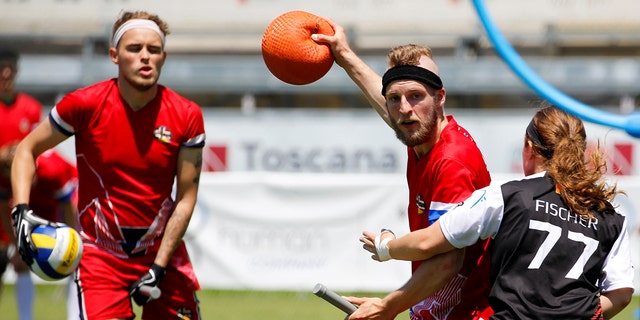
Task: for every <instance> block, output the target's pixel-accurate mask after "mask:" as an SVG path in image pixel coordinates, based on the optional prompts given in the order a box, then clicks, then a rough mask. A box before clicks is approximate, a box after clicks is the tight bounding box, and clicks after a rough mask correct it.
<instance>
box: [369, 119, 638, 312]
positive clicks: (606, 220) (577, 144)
mask: <svg viewBox="0 0 640 320" xmlns="http://www.w3.org/2000/svg"><path fill="white" fill-rule="evenodd" d="M586 147H587V142H586V133H585V130H584V126H583V123H582V121H581V120H580V119H578V118H576V117H574V116H572V115H570V114H568V113H566V112H564V111H562V110H560V109H558V108H556V107H546V108H543V109H541V110H540V111H538V112H537V113H536V114H535V116H534V117H533V119H532V120H531V123H530V124H529V126H528V127H527V130H526V134H525V138H524V147H523V150H522V158H523V159H522V163H523V168H524V171H525V175H526V177H525V179H523V180H520V181H510V182H507V183H503V184H492V185H491V186H489V187H486V188H483V189H480V190H478V191H476V192H474V193H473V195H472V196H471V197H470V198H468V199H467V200H466V201H464V202H463V203H461V204H460V206H459V207H458V208H456V209H455V210H453V211H450V212H449V213H447V214H445V215H443V216H442V217H441V218H440V220H438V221H437V222H436V223H435V224H434V225H432V226H431V227H429V228H426V229H421V230H418V231H414V232H412V233H410V234H408V235H406V236H404V237H401V238H398V239H395V236H394V235H393V233H392V232H382V233H381V234H380V235H376V234H374V233H371V232H367V231H365V232H364V233H363V236H362V237H361V239H360V240H361V241H362V242H363V243H364V248H365V249H366V250H368V251H370V252H371V253H373V254H374V255H373V258H374V259H376V260H379V261H385V260H388V259H399V260H424V259H428V258H430V257H432V256H434V255H437V254H439V253H443V252H447V251H449V250H453V249H455V248H463V247H466V246H469V245H471V244H473V243H475V242H476V241H478V240H479V239H486V238H489V237H490V238H491V251H490V253H491V265H492V273H491V279H490V280H491V293H490V297H489V302H490V304H491V307H492V308H493V310H494V312H495V314H494V315H493V316H492V319H603V318H605V319H608V318H611V317H612V316H614V315H615V314H617V313H618V312H620V311H621V310H622V309H623V308H624V307H625V306H626V305H627V304H629V302H630V300H631V296H632V294H633V266H632V264H631V258H630V253H629V245H628V236H627V231H626V222H625V217H624V216H623V215H621V214H619V213H617V212H616V211H615V208H614V207H613V206H612V205H611V201H612V199H613V198H614V196H615V195H616V194H618V193H619V191H617V190H616V187H615V186H611V185H608V184H607V183H606V182H605V179H604V172H605V169H606V163H605V160H604V157H603V155H602V154H601V153H600V150H599V148H598V149H596V150H595V151H594V152H593V154H592V155H591V159H590V161H587V160H585V159H586V158H587V157H585V151H586Z"/></svg>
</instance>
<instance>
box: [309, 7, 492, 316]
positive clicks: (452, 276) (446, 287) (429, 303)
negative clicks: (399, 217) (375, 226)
mask: <svg viewBox="0 0 640 320" xmlns="http://www.w3.org/2000/svg"><path fill="white" fill-rule="evenodd" d="M327 21H328V22H329V23H330V24H331V25H332V26H333V29H334V31H335V34H334V35H333V36H327V35H321V34H316V35H312V39H314V40H315V41H317V42H319V43H327V44H329V45H330V46H331V50H332V52H333V56H334V57H335V59H336V62H337V63H338V65H340V66H341V67H342V68H343V69H344V70H345V71H346V72H347V74H348V75H349V76H350V77H351V79H353V80H354V82H355V83H356V84H357V85H358V86H359V87H360V88H361V89H362V91H363V92H364V94H365V95H366V97H367V99H368V100H369V102H370V103H371V105H372V106H373V108H374V109H375V110H376V111H377V112H378V114H380V116H381V117H382V119H383V120H385V122H386V123H387V124H388V125H389V126H390V127H391V128H392V129H394V131H395V132H396V136H397V137H398V139H399V140H400V141H402V142H403V143H404V144H405V145H406V146H407V147H408V148H407V151H408V162H407V183H408V187H409V206H408V216H409V228H410V230H412V231H413V230H420V229H423V228H426V227H428V226H429V225H431V224H433V223H435V222H436V221H437V220H438V219H439V218H440V216H442V215H446V214H447V212H448V211H449V210H451V209H453V208H455V207H456V206H457V205H458V203H459V202H460V201H462V200H464V199H466V198H467V197H468V196H470V195H471V193H472V192H473V191H474V190H476V189H479V188H481V187H485V186H487V185H488V184H489V182H490V180H491V178H490V176H489V172H488V171H487V166H486V164H485V162H484V159H483V157H482V154H481V153H480V150H479V149H478V147H477V145H476V143H475V141H474V140H473V138H471V135H470V134H469V133H468V132H467V131H466V130H465V129H464V128H463V127H461V126H460V125H458V124H457V123H456V121H455V119H454V118H453V116H450V115H449V116H447V115H445V113H444V102H445V100H446V90H445V88H444V85H443V82H442V80H441V79H440V76H439V75H438V67H437V65H436V64H435V62H434V61H433V59H432V58H431V50H430V49H429V48H426V47H420V46H416V45H406V46H400V47H396V48H393V49H391V50H390V51H389V55H388V57H387V58H388V62H389V69H388V70H387V71H386V72H385V74H384V76H383V77H380V75H378V74H377V73H376V72H375V71H373V70H372V69H371V68H370V67H369V66H367V65H366V64H365V63H364V62H363V61H362V60H361V59H360V58H359V57H358V56H357V55H356V54H355V53H354V52H353V51H352V50H351V49H350V48H349V44H348V41H347V37H346V33H345V31H344V28H343V27H341V26H340V25H338V24H337V23H335V22H334V21H332V20H331V19H327ZM382 233H383V234H389V231H388V230H384V231H383V232H382ZM487 244H488V242H487V241H481V242H479V243H477V244H476V245H474V246H472V247H469V248H466V249H460V250H456V251H451V252H448V253H445V254H442V255H439V256H436V257H434V258H431V259H429V260H425V261H414V262H412V276H411V278H410V279H409V281H408V282H407V283H406V284H405V285H404V286H403V287H401V288H400V289H398V290H396V291H394V292H392V293H390V294H388V295H387V296H386V297H384V298H383V299H379V298H358V297H347V299H348V300H349V301H350V302H351V303H353V304H356V305H358V306H359V308H358V310H357V311H355V312H354V313H353V314H351V315H350V316H349V317H348V319H350V320H354V319H379V320H383V319H389V320H391V319H395V317H396V316H397V315H398V314H399V313H401V312H403V311H405V310H407V309H409V315H410V318H411V319H412V320H424V319H429V320H435V319H439V320H443V319H463V320H466V319H488V317H489V316H490V315H491V314H492V310H491V308H490V307H489V302H488V300H487V297H488V296H489V280H488V279H489V259H488V258H487V255H486V254H485V251H486V250H487V248H488V246H487Z"/></svg>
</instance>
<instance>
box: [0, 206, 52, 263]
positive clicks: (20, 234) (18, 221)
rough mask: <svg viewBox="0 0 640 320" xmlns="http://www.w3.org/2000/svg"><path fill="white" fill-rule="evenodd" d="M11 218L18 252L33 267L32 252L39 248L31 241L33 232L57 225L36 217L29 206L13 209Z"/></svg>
mask: <svg viewBox="0 0 640 320" xmlns="http://www.w3.org/2000/svg"><path fill="white" fill-rule="evenodd" d="M11 217H12V218H13V228H14V229H15V231H16V238H17V240H18V244H17V247H18V252H19V253H20V256H21V257H22V260H23V261H24V262H25V263H26V264H27V265H28V266H31V264H32V263H33V258H32V257H31V253H30V252H29V250H31V251H32V252H34V253H37V252H38V248H36V246H35V245H34V244H33V242H32V241H31V232H32V231H33V229H35V228H36V227H37V226H41V225H51V226H56V225H57V224H56V223H52V222H50V221H47V220H45V219H42V218H40V217H38V216H36V215H35V214H34V213H33V211H31V209H29V206H28V205H26V204H24V203H21V204H18V205H16V206H15V207H13V209H12V210H11Z"/></svg>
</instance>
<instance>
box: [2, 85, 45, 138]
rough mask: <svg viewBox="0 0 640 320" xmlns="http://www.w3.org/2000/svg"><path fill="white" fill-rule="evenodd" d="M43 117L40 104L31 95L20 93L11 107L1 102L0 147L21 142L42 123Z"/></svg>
mask: <svg viewBox="0 0 640 320" xmlns="http://www.w3.org/2000/svg"><path fill="white" fill-rule="evenodd" d="M41 116H42V106H41V105H40V102H38V100H36V99H34V98H33V97H31V96H30V95H27V94H24V93H20V92H19V93H17V94H16V98H15V100H14V102H13V103H12V104H10V105H6V104H4V103H3V102H2V100H0V119H2V132H0V147H3V146H6V145H8V144H12V143H17V142H20V140H22V138H24V137H26V136H27V134H28V133H29V132H31V129H33V127H35V126H36V125H37V124H38V123H39V122H40V117H41Z"/></svg>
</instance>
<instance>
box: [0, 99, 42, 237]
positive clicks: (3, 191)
mask: <svg viewBox="0 0 640 320" xmlns="http://www.w3.org/2000/svg"><path fill="white" fill-rule="evenodd" d="M41 115H42V105H40V102H38V100H36V99H34V98H33V97H31V96H30V95H28V94H24V93H21V92H18V93H17V94H16V96H15V99H14V101H13V103H11V104H5V103H4V102H2V100H0V119H2V131H0V147H4V146H7V145H10V144H15V143H18V142H20V140H22V139H23V138H24V137H26V136H27V134H29V132H31V129H32V128H33V127H35V126H36V125H37V124H38V123H39V122H40V118H41ZM4 180H6V181H4ZM10 193H11V182H10V181H8V179H6V178H5V177H1V176H0V197H2V198H4V199H9V194H10ZM9 239H10V238H9V235H8V234H7V233H6V232H5V230H4V227H3V226H2V221H0V243H7V242H9Z"/></svg>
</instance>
